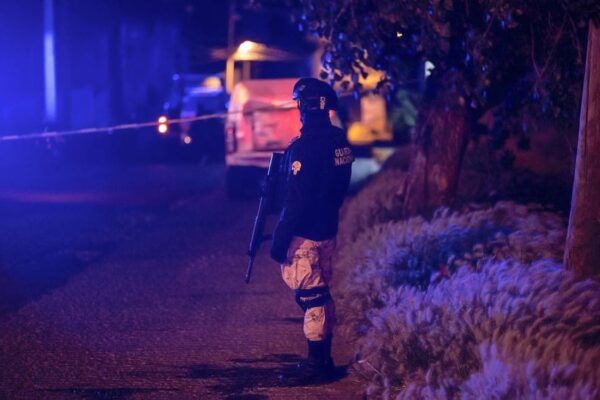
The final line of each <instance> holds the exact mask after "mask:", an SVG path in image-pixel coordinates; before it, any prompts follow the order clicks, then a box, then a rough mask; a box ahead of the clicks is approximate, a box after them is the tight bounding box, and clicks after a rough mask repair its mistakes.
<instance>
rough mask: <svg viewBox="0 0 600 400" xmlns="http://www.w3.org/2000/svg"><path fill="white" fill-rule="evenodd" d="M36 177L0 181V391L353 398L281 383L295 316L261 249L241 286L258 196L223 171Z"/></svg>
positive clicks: (352, 382) (341, 355)
mask: <svg viewBox="0 0 600 400" xmlns="http://www.w3.org/2000/svg"><path fill="white" fill-rule="evenodd" d="M42 172H43V173H40V171H37V172H36V173H35V174H32V175H30V176H26V177H23V176H18V177H16V176H13V175H12V174H6V173H5V174H4V175H3V177H2V179H0V220H1V221H2V223H1V225H0V399H246V400H260V399H344V400H346V399H360V398H362V395H361V394H360V393H361V390H360V385H359V384H358V382H357V379H356V378H355V377H353V376H352V374H350V375H349V376H347V377H346V378H344V379H342V380H340V381H338V382H334V383H331V384H328V385H321V386H306V387H294V386H286V385H285V384H282V383H281V382H280V381H279V379H278V376H279V375H280V374H281V373H282V372H285V371H288V370H291V369H293V367H294V365H295V364H296V362H297V361H298V360H299V359H300V358H302V357H304V355H305V351H306V349H305V340H304V338H303V335H302V314H301V311H300V310H299V309H298V307H297V306H296V304H295V303H294V301H293V296H292V293H291V291H289V290H288V289H287V288H286V287H285V285H284V284H283V282H282V281H281V280H280V277H279V271H278V266H277V265H275V264H274V263H273V262H272V261H270V260H269V258H268V256H267V252H266V251H263V252H262V253H261V255H259V257H258V258H257V261H256V264H255V269H254V276H253V280H252V282H251V283H250V284H249V285H246V284H245V283H244V282H243V274H244V270H245V267H246V257H245V248H246V245H247V240H248V236H249V232H250V228H251V224H252V222H253V218H254V212H255V209H256V206H257V202H256V201H245V202H232V201H229V200H227V199H226V197H225V194H224V190H223V187H222V186H223V168H222V166H218V165H212V166H211V165H209V166H192V165H178V166H119V167H117V166H114V167H106V166H98V167H86V168H75V169H73V168H65V169H63V170H58V171H52V172H51V173H50V172H48V171H42ZM263 250H266V249H263ZM350 348H351V346H349V344H348V343H346V342H345V341H344V339H343V338H342V337H341V336H338V337H337V338H336V341H335V344H334V356H335V359H336V361H337V363H338V364H347V363H348V362H349V360H350V357H351V353H350Z"/></svg>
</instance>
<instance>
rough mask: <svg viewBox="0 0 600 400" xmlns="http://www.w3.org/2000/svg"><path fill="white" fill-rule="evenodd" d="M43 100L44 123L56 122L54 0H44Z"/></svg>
mask: <svg viewBox="0 0 600 400" xmlns="http://www.w3.org/2000/svg"><path fill="white" fill-rule="evenodd" d="M43 6H44V99H45V102H44V104H45V115H46V122H47V123H49V124H54V123H55V122H56V52H55V42H54V38H55V35H54V0H44V5H43Z"/></svg>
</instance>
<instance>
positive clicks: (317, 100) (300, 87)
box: [292, 78, 337, 112]
mask: <svg viewBox="0 0 600 400" xmlns="http://www.w3.org/2000/svg"><path fill="white" fill-rule="evenodd" d="M292 98H293V99H294V100H296V101H298V108H299V109H300V111H302V112H304V111H319V110H324V111H328V110H337V96H336V94H335V92H334V91H333V89H332V88H331V86H329V85H328V84H327V83H325V82H323V81H320V80H318V79H315V78H301V79H300V80H299V81H298V82H296V84H295V85H294V93H293V95H292Z"/></svg>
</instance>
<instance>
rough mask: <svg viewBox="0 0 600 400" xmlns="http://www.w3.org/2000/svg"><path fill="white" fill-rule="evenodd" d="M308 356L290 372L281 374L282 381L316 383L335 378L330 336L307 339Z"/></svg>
mask: <svg viewBox="0 0 600 400" xmlns="http://www.w3.org/2000/svg"><path fill="white" fill-rule="evenodd" d="M307 343H308V358H307V360H306V361H305V362H303V363H300V364H298V365H297V366H296V369H295V370H294V371H293V373H292V374H289V375H287V376H286V375H283V376H282V377H281V380H282V382H284V383H286V384H289V385H318V384H321V383H328V382H332V381H334V380H335V367H334V365H333V360H332V358H331V337H329V338H327V339H325V340H318V341H313V340H308V341H307Z"/></svg>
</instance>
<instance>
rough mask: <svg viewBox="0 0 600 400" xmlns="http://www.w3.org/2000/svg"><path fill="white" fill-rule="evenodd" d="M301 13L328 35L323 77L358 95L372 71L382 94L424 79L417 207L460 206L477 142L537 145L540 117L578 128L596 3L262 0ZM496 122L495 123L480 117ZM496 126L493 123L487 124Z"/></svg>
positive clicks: (411, 189)
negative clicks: (468, 152)
mask: <svg viewBox="0 0 600 400" xmlns="http://www.w3.org/2000/svg"><path fill="white" fill-rule="evenodd" d="M261 3H262V4H273V3H278V4H282V3H285V4H286V5H288V6H290V7H292V8H293V9H294V15H295V18H296V22H297V24H298V28H299V29H301V30H306V31H309V32H311V33H314V34H316V35H318V36H319V37H321V38H322V39H323V40H324V42H325V52H324V55H323V58H322V64H323V67H324V71H325V72H324V74H322V75H323V77H324V78H327V79H329V80H331V81H341V82H342V87H348V88H352V89H355V90H360V89H361V88H360V83H359V79H358V78H359V76H360V75H366V74H367V71H366V67H370V68H375V69H377V70H381V71H384V72H385V77H384V79H383V80H382V81H381V82H380V89H382V90H386V91H391V92H394V91H396V90H397V89H398V88H401V87H405V86H407V85H409V86H410V85H414V82H415V81H416V82H419V81H423V76H422V71H423V64H424V63H425V62H426V61H429V62H431V63H433V65H434V66H435V68H434V69H433V71H432V74H431V76H430V77H429V78H427V79H426V80H425V81H424V83H425V90H424V96H423V97H422V103H421V105H420V108H419V115H418V118H417V125H416V128H415V129H414V133H413V144H414V146H415V151H413V152H412V154H413V159H412V160H411V174H410V176H411V178H410V182H409V185H408V188H407V190H408V193H407V199H406V205H405V211H406V213H407V214H413V213H416V212H426V211H429V210H431V209H432V208H435V207H437V206H439V205H441V204H448V203H451V202H452V200H453V196H454V193H455V190H456V185H457V177H458V172H459V170H460V167H461V161H462V157H463V154H464V151H465V148H466V144H467V142H468V140H469V138H472V137H475V136H477V135H479V134H481V133H487V134H490V136H491V138H492V143H494V144H495V145H496V146H498V147H500V146H502V144H503V142H504V140H505V139H506V138H507V137H508V136H509V135H510V134H515V135H518V136H519V137H520V139H521V140H520V141H519V143H521V144H522V145H523V146H525V147H526V146H527V144H528V135H529V134H530V132H531V131H533V130H534V129H535V128H536V121H540V120H542V119H543V120H544V121H551V122H552V123H553V124H554V126H556V127H557V129H560V130H563V131H565V132H568V131H571V132H573V128H574V127H575V126H576V124H575V121H577V114H578V109H579V106H578V105H579V95H580V88H581V82H582V79H583V63H584V59H585V32H586V29H587V23H586V19H588V18H589V16H590V15H593V14H595V15H598V12H599V10H600V3H598V2H596V1H594V0H583V1H572V0H571V1H569V0H550V1H548V0H528V1H517V0H328V1H318V0H280V1H269V0H263V1H262V2H261ZM484 116H485V117H486V121H488V123H486V124H485V127H484V126H483V125H480V124H479V123H478V121H481V120H482V117H484ZM489 121H491V122H489Z"/></svg>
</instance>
